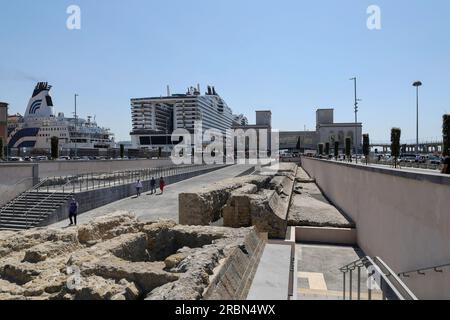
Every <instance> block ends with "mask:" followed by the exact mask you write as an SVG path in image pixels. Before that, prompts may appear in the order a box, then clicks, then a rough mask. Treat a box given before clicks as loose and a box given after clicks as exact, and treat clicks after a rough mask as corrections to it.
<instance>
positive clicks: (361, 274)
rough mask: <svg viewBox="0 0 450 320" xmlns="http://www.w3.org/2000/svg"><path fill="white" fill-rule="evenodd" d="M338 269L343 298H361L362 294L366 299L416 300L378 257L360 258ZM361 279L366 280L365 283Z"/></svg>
mask: <svg viewBox="0 0 450 320" xmlns="http://www.w3.org/2000/svg"><path fill="white" fill-rule="evenodd" d="M340 271H341V272H342V276H343V299H344V300H346V299H347V298H348V300H355V299H356V300H362V297H363V295H364V297H365V298H367V300H375V299H379V300H417V298H416V296H415V295H414V294H413V293H412V292H411V291H410V290H409V289H408V287H407V286H406V285H405V284H404V283H403V282H402V281H401V280H400V278H399V277H398V276H397V275H396V274H395V273H394V272H393V271H392V270H391V269H390V268H389V267H388V266H387V265H386V263H384V262H383V260H381V259H380V258H379V257H375V258H371V257H364V258H361V259H359V260H357V261H354V262H352V263H350V264H348V265H346V266H344V267H342V268H340ZM355 272H356V275H355V276H354V273H355ZM363 279H364V280H366V282H365V283H363ZM354 280H355V281H356V292H355V284H354V282H353V281H354ZM347 288H348V290H347ZM363 289H365V290H366V291H367V294H366V293H365V292H364V293H363ZM347 291H348V293H347ZM355 293H356V295H355Z"/></svg>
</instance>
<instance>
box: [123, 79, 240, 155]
mask: <svg viewBox="0 0 450 320" xmlns="http://www.w3.org/2000/svg"><path fill="white" fill-rule="evenodd" d="M168 94H169V92H168ZM131 114H132V122H133V131H132V132H131V139H132V143H133V146H134V147H136V148H138V149H158V148H163V149H165V150H166V151H169V150H170V149H171V148H172V146H173V144H172V142H171V135H172V132H173V131H174V130H176V129H185V130H187V131H189V132H190V133H191V134H194V126H195V122H196V121H201V123H202V131H205V130H208V129H217V130H219V131H220V132H221V133H222V134H224V135H225V134H226V131H227V130H228V129H230V128H231V127H232V125H233V120H234V119H235V118H234V117H233V113H232V111H231V109H230V108H229V107H228V106H227V104H226V102H225V101H224V100H223V99H222V98H221V97H220V96H219V95H218V94H217V92H216V90H215V88H214V87H210V86H208V90H207V92H206V93H205V94H204V95H202V94H201V93H200V88H199V87H198V88H194V87H191V88H189V89H188V91H187V92H186V93H185V94H173V95H167V96H165V97H150V98H137V99H131ZM192 141H194V140H193V139H192ZM176 143H177V142H176ZM176 143H175V144H176Z"/></svg>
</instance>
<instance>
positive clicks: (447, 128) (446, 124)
mask: <svg viewBox="0 0 450 320" xmlns="http://www.w3.org/2000/svg"><path fill="white" fill-rule="evenodd" d="M442 135H443V148H442V154H443V156H445V157H448V156H450V114H444V116H443V125H442Z"/></svg>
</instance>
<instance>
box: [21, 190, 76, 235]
mask: <svg viewBox="0 0 450 320" xmlns="http://www.w3.org/2000/svg"><path fill="white" fill-rule="evenodd" d="M70 183H72V182H71V181H68V182H67V183H66V184H65V185H64V186H63V190H64V187H65V186H67V185H68V184H70ZM60 193H61V192H58V191H55V192H53V193H52V194H50V195H49V196H47V197H46V198H44V199H42V200H41V201H39V202H38V203H37V204H35V205H34V206H33V207H32V208H30V209H28V210H27V211H26V212H25V213H24V215H25V221H26V226H27V228H28V213H29V212H30V211H32V210H33V209H34V208H36V207H37V206H39V205H40V204H41V203H43V202H45V201H46V200H48V199H50V198H51V197H53V196H54V195H55V194H60ZM63 194H65V192H64V191H63ZM68 194H70V193H68ZM43 215H44V214H41V215H40V216H39V218H40V217H42V216H43Z"/></svg>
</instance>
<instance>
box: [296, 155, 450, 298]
mask: <svg viewBox="0 0 450 320" xmlns="http://www.w3.org/2000/svg"><path fill="white" fill-rule="evenodd" d="M302 166H303V168H304V169H305V170H306V171H307V172H308V173H309V175H310V176H311V177H312V178H315V179H316V181H317V184H318V185H319V187H320V188H321V189H322V191H323V192H324V194H325V195H326V196H327V197H328V198H329V199H330V200H331V201H332V202H333V204H335V205H336V206H337V207H339V208H340V209H341V210H343V211H344V212H345V213H346V214H348V215H349V216H350V217H351V218H352V219H353V220H354V221H355V223H356V228H357V242H358V245H359V246H360V247H361V248H362V249H363V250H364V252H365V253H366V254H367V255H370V256H379V257H381V258H382V259H383V260H384V261H385V262H386V263H387V264H388V265H389V266H390V267H391V268H392V269H393V270H394V271H395V272H397V273H399V272H405V271H410V270H416V269H419V268H426V267H433V266H437V265H440V264H448V263H450V250H449V244H450V209H449V208H450V176H444V175H441V174H422V173H412V172H407V171H402V170H395V169H389V168H386V169H384V168H375V167H370V166H369V167H366V166H363V165H351V164H344V163H336V162H331V161H326V160H319V159H313V158H302ZM404 281H405V283H406V284H407V285H408V286H409V287H410V289H411V290H412V291H413V292H414V293H415V294H416V295H417V296H418V298H420V299H450V268H444V272H443V273H436V272H434V271H430V272H427V273H426V275H425V276H423V275H418V274H414V275H411V276H410V278H406V279H404Z"/></svg>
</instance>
